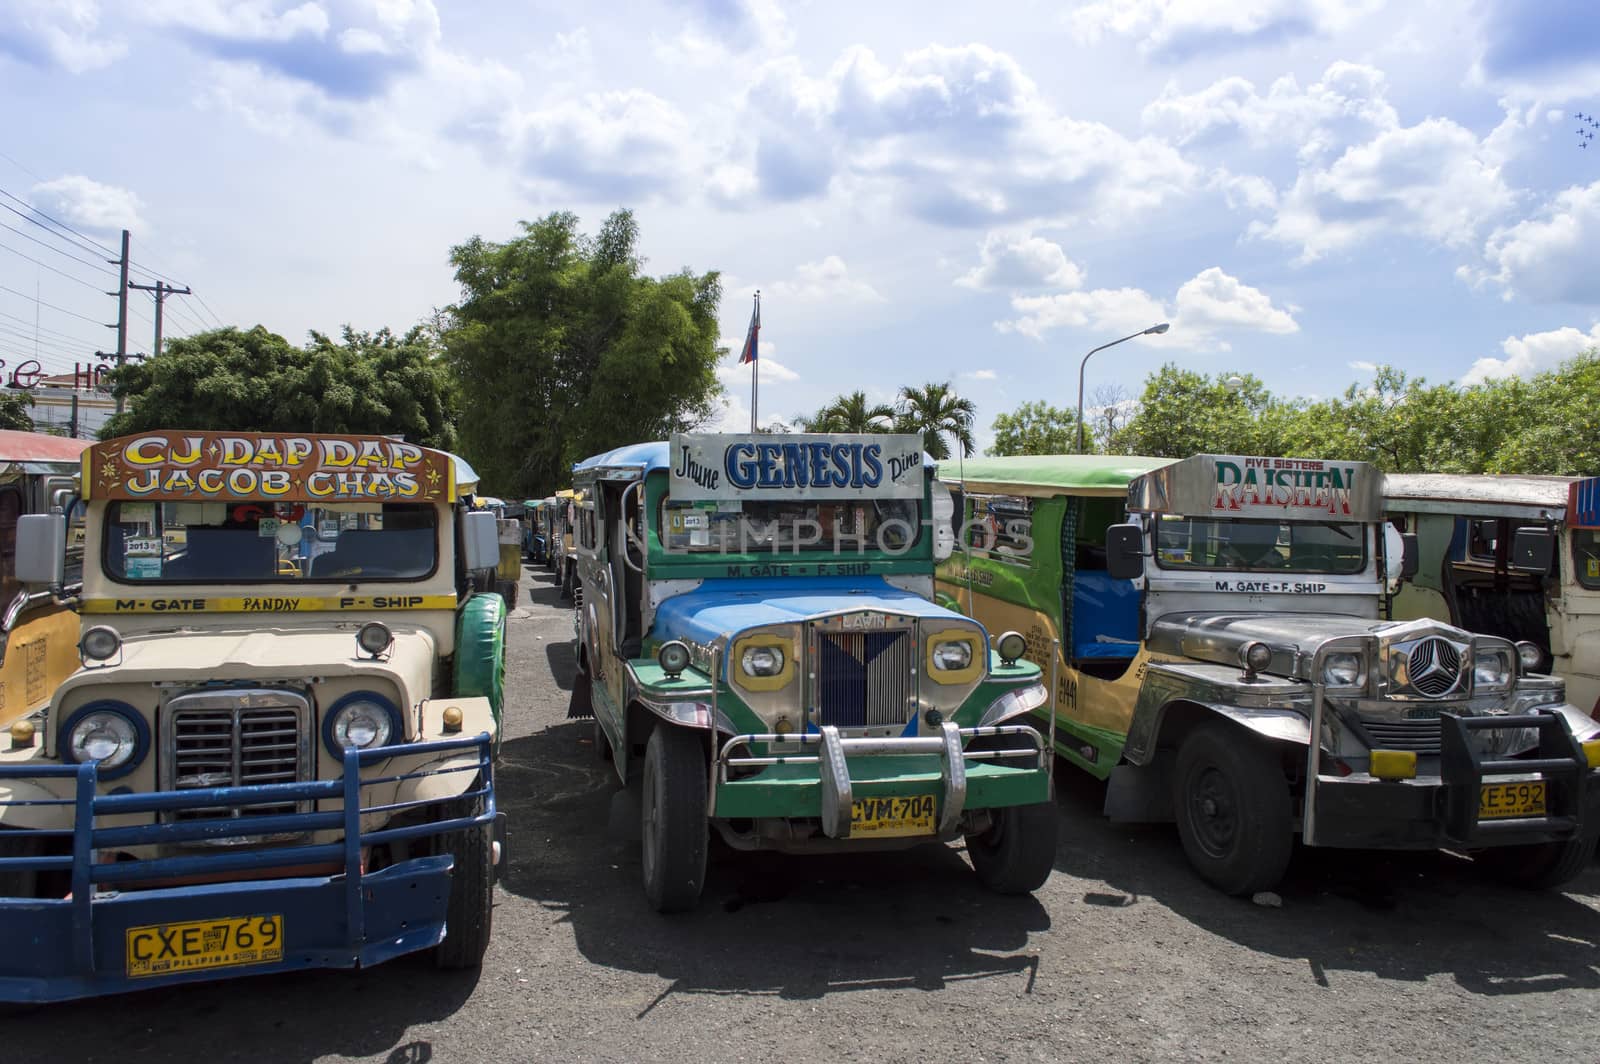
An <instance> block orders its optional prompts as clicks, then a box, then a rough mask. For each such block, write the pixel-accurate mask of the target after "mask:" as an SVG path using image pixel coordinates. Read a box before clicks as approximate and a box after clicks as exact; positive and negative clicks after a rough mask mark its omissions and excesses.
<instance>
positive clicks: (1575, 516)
mask: <svg viewBox="0 0 1600 1064" xmlns="http://www.w3.org/2000/svg"><path fill="white" fill-rule="evenodd" d="M1567 490H1568V492H1569V494H1568V496H1567V527H1569V528H1600V477H1586V478H1584V479H1583V480H1578V481H1574V482H1573V484H1572V487H1570V488H1568V489H1567Z"/></svg>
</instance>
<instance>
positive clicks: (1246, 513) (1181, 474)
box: [1128, 454, 1383, 522]
mask: <svg viewBox="0 0 1600 1064" xmlns="http://www.w3.org/2000/svg"><path fill="white" fill-rule="evenodd" d="M1381 480H1382V478H1381V477H1380V476H1379V474H1378V471H1377V470H1376V469H1374V468H1373V467H1372V466H1371V465H1369V464H1368V463H1366V462H1336V461H1326V460H1323V459H1315V458H1264V457H1252V456H1246V455H1222V454H1198V455H1195V456H1194V457H1193V458H1185V459H1184V460H1183V461H1181V462H1177V463H1174V464H1173V465H1169V466H1167V467H1165V468H1164V469H1157V470H1154V471H1152V472H1149V473H1146V474H1145V475H1144V476H1142V477H1140V478H1139V479H1137V480H1135V481H1133V482H1132V483H1130V484H1129V485H1128V509H1130V510H1142V511H1147V512H1150V513H1171V514H1182V515H1184V516H1188V517H1234V518H1260V519H1264V520H1276V521H1282V520H1292V521H1319V520H1320V521H1361V522H1366V521H1376V520H1378V519H1379V518H1380V517H1381V516H1382V501H1383V500H1382V489H1383V485H1382V482H1381Z"/></svg>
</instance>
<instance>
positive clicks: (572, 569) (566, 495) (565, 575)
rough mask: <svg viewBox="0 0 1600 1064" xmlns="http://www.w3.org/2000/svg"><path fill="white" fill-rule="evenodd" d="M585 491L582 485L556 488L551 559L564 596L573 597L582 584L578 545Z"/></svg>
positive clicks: (551, 528) (557, 581) (551, 522)
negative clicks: (580, 580)
mask: <svg viewBox="0 0 1600 1064" xmlns="http://www.w3.org/2000/svg"><path fill="white" fill-rule="evenodd" d="M584 498H585V493H584V491H583V490H582V489H581V488H566V489H564V490H562V491H558V492H556V495H555V499H556V505H555V508H554V509H553V511H552V516H551V520H550V561H549V565H550V567H551V569H553V570H554V571H555V574H556V586H557V587H558V588H560V590H561V597H562V598H563V599H567V600H571V599H572V598H573V596H574V595H576V594H577V587H578V551H577V545H576V535H577V524H578V514H579V512H580V511H581V510H582V508H583V505H584Z"/></svg>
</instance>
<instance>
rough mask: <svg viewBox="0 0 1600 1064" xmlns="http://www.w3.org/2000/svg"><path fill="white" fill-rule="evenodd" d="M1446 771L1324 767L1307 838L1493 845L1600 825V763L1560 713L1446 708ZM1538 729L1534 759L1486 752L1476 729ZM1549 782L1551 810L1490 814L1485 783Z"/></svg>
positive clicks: (1310, 806) (1360, 844) (1331, 842)
mask: <svg viewBox="0 0 1600 1064" xmlns="http://www.w3.org/2000/svg"><path fill="white" fill-rule="evenodd" d="M1440 723H1441V729H1440V755H1439V759H1438V772H1437V773H1436V774H1419V775H1418V776H1417V778H1415V779H1407V780H1383V779H1377V778H1375V777H1373V776H1370V775H1367V774H1366V773H1356V774H1353V775H1349V776H1329V775H1317V776H1315V777H1313V778H1312V781H1311V787H1312V789H1311V790H1310V791H1308V792H1307V795H1306V813H1305V818H1304V824H1303V832H1302V834H1303V837H1304V840H1305V842H1306V844H1307V845H1314V846H1330V847H1346V848H1360V849H1435V848H1439V847H1445V848H1451V849H1464V850H1475V849H1486V848H1490V847H1498V846H1515V845H1524V844H1528V843H1539V842H1562V841H1566V840H1568V839H1572V838H1574V837H1576V836H1578V835H1580V834H1582V833H1583V832H1584V831H1592V830H1595V829H1596V828H1597V826H1600V770H1597V769H1592V768H1590V767H1589V762H1588V757H1587V755H1586V753H1585V751H1584V749H1583V747H1582V745H1581V744H1580V743H1579V742H1578V740H1577V739H1576V738H1575V737H1574V736H1573V735H1572V732H1571V730H1570V729H1569V728H1568V727H1567V725H1566V723H1565V721H1564V719H1563V718H1562V716H1561V715H1560V714H1559V713H1550V712H1534V713H1530V714H1526V715H1523V716H1517V717H1505V716H1500V717H1462V716H1458V715H1455V714H1450V713H1444V714H1441V715H1440ZM1496 728H1534V729H1537V730H1538V732H1539V748H1538V750H1537V751H1535V753H1534V755H1533V756H1531V757H1527V758H1487V757H1484V756H1482V755H1481V754H1480V753H1479V752H1478V751H1477V749H1476V748H1475V747H1474V745H1473V744H1472V743H1470V742H1469V741H1468V738H1467V737H1468V734H1469V733H1470V732H1473V731H1484V730H1490V729H1496ZM1530 781H1543V782H1544V784H1545V794H1546V798H1545V806H1546V812H1545V813H1544V814H1542V815H1538V816H1528V817H1516V818H1503V819H1502V818H1489V819H1482V818H1480V796H1481V794H1482V791H1483V788H1484V786H1485V785H1493V784H1501V783H1520V782H1530Z"/></svg>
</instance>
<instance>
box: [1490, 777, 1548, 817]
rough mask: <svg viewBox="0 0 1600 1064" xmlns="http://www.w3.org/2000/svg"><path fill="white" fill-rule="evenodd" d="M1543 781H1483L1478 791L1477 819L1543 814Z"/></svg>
mask: <svg viewBox="0 0 1600 1064" xmlns="http://www.w3.org/2000/svg"><path fill="white" fill-rule="evenodd" d="M1544 815H1545V809H1544V781H1543V780H1535V781H1533V782H1531V783H1485V784H1484V785H1483V789H1482V790H1480V791H1479V792H1478V819H1479V820H1504V819H1506V818H1507V817H1522V816H1544Z"/></svg>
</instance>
